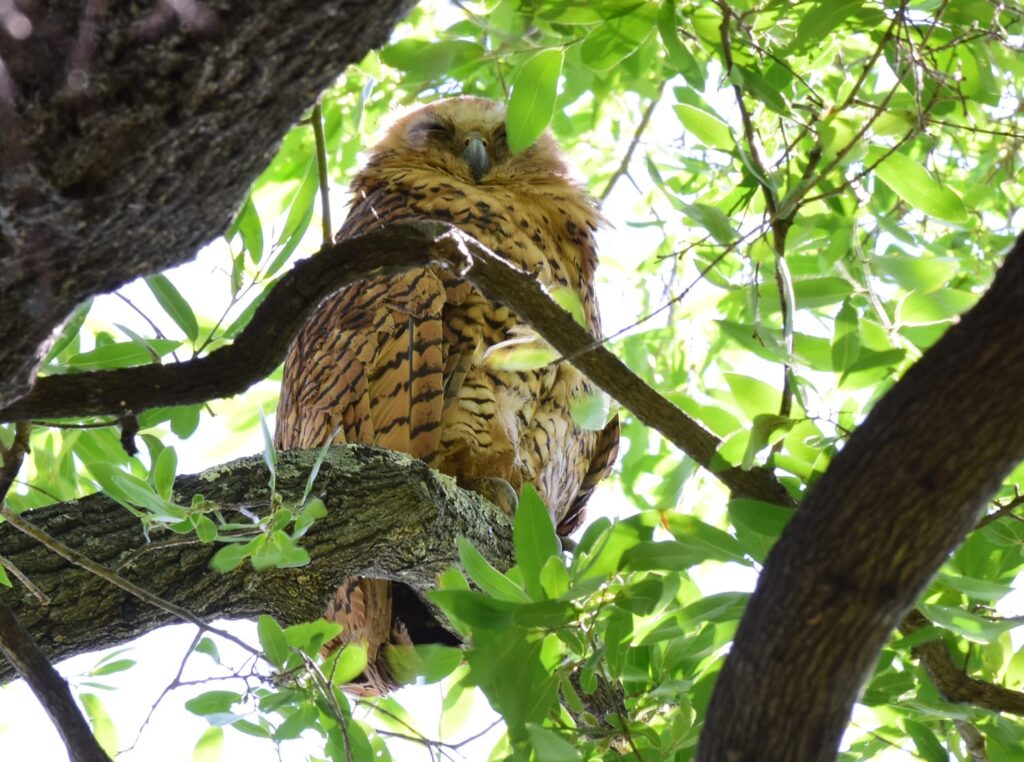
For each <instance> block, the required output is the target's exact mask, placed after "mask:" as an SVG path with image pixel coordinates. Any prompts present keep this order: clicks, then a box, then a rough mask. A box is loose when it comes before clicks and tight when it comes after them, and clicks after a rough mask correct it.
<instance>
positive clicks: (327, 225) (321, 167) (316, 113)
mask: <svg viewBox="0 0 1024 762" xmlns="http://www.w3.org/2000/svg"><path fill="white" fill-rule="evenodd" d="M311 121H312V123H313V137H314V139H315V142H316V168H317V173H318V174H319V176H320V221H321V224H322V226H323V241H324V246H330V244H331V241H332V240H334V228H333V227H332V226H331V200H330V187H329V180H330V175H329V174H328V172H327V141H326V140H325V139H324V112H323V109H322V108H321V107H320V104H319V103H317V104H316V105H315V106H314V107H313V118H312V120H311Z"/></svg>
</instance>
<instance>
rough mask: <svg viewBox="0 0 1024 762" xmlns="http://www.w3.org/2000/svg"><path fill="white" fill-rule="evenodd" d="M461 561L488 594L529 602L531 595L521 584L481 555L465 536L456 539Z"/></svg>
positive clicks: (511, 600) (499, 597)
mask: <svg viewBox="0 0 1024 762" xmlns="http://www.w3.org/2000/svg"><path fill="white" fill-rule="evenodd" d="M456 543H457V545H458V548H459V561H460V563H461V564H462V568H463V569H465V570H466V573H467V574H468V575H469V576H470V578H472V580H473V581H474V582H475V583H476V584H477V585H478V586H479V588H480V589H481V590H483V591H484V592H485V593H487V594H488V595H491V596H493V597H495V598H498V599H500V600H503V601H510V602H512V603H529V601H530V597H529V596H528V595H527V594H526V593H525V592H524V591H523V589H522V588H521V587H519V585H517V584H516V583H515V582H513V581H512V580H510V579H509V578H508V577H506V576H505V575H504V574H502V573H501V572H500V571H498V570H497V569H495V568H494V567H493V566H491V564H490V563H489V562H488V561H487V559H486V558H484V557H483V556H482V555H480V551H478V550H477V549H476V548H475V547H473V543H471V542H470V541H469V540H467V539H466V538H465V537H459V538H457V539H456Z"/></svg>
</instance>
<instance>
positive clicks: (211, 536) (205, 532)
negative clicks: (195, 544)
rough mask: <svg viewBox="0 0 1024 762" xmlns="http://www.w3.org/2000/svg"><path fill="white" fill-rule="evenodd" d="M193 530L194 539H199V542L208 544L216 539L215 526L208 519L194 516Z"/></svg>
mask: <svg viewBox="0 0 1024 762" xmlns="http://www.w3.org/2000/svg"><path fill="white" fill-rule="evenodd" d="M195 528H196V537H198V538H199V542H203V543H208V542H213V541H214V540H216V539H217V535H218V531H217V525H216V524H214V523H213V521H211V520H210V518H209V517H207V516H202V515H200V516H196V517H195Z"/></svg>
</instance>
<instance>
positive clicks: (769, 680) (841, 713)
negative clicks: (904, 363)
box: [697, 237, 1024, 762]
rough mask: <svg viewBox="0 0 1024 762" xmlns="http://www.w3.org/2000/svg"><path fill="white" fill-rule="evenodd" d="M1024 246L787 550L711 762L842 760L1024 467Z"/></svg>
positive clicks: (904, 389)
mask: <svg viewBox="0 0 1024 762" xmlns="http://www.w3.org/2000/svg"><path fill="white" fill-rule="evenodd" d="M1022 310H1024V237H1022V238H1021V239H1019V240H1018V241H1017V245H1016V247H1015V248H1014V250H1013V252H1011V253H1010V255H1009V256H1008V257H1007V259H1006V262H1005V263H1004V265H1003V267H1002V269H1001V270H1000V272H999V274H998V275H997V276H996V279H995V282H994V283H993V284H992V287H991V289H989V291H988V293H986V294H985V296H984V297H982V299H981V301H980V302H979V303H978V304H977V305H976V306H975V307H974V309H972V310H971V311H970V312H968V313H967V314H966V315H964V317H963V318H962V319H961V321H960V323H959V324H957V325H954V326H953V327H952V328H950V329H949V331H948V332H947V333H946V334H945V335H944V336H943V337H942V339H941V340H939V341H938V342H937V343H936V344H935V345H934V346H932V347H931V348H930V349H929V350H928V351H927V352H925V354H924V356H923V357H922V358H921V360H920V361H919V362H918V363H917V364H916V365H914V366H913V367H912V368H910V370H909V371H907V373H906V375H905V376H904V377H903V378H902V379H901V380H900V381H899V382H898V383H897V384H896V386H895V387H893V389H892V390H891V391H890V392H889V393H888V394H886V395H885V397H883V398H882V399H881V400H880V401H879V402H878V404H877V405H876V406H875V408H874V409H873V410H872V411H871V413H870V414H869V415H868V417H867V419H866V420H865V421H864V423H863V424H862V425H861V426H860V427H859V428H858V429H857V431H856V432H855V433H854V434H853V436H852V437H851V438H850V441H849V442H848V443H847V445H846V446H845V447H844V448H843V450H842V451H841V452H840V453H839V455H838V456H836V458H835V460H834V461H833V462H832V464H831V465H830V466H829V468H828V470H827V471H826V472H825V475H824V476H823V477H822V478H821V480H820V481H819V482H818V483H817V484H816V485H814V487H812V488H811V490H810V492H809V493H808V495H807V497H806V498H805V500H804V501H803V504H802V505H801V507H800V510H799V511H797V513H796V516H795V517H794V518H793V521H792V522H790V524H789V525H788V526H787V527H786V529H785V531H784V532H783V534H782V537H781V538H780V539H779V542H778V543H777V544H776V545H775V547H774V548H773V549H772V551H771V553H770V554H769V556H768V559H767V561H766V563H765V567H764V571H763V572H762V573H761V576H760V578H759V580H758V585H757V589H756V591H755V592H754V595H753V597H752V598H751V599H750V603H749V605H748V606H747V610H746V613H745V614H744V617H743V620H742V622H741V623H740V627H739V630H738V631H737V633H736V640H735V641H734V643H733V645H732V650H731V652H730V654H729V656H728V658H727V659H726V662H725V666H724V668H723V669H722V673H721V676H720V677H719V679H718V684H717V686H716V688H715V692H714V695H713V697H712V700H711V705H710V708H709V710H708V716H707V721H706V723H705V726H704V731H703V734H702V735H701V744H700V748H699V751H698V755H697V758H698V759H699V760H729V761H730V762H742V761H743V760H758V762H771V760H800V762H813V761H814V760H830V759H833V758H834V757H835V755H836V751H837V749H838V745H839V741H840V737H841V735H842V732H843V729H844V728H845V727H846V724H847V722H848V720H849V716H850V711H851V708H852V706H853V702H854V700H855V699H856V696H857V692H858V690H860V687H861V685H863V683H864V681H865V679H866V678H867V676H868V675H869V674H870V671H871V669H872V667H873V666H874V663H875V660H876V659H877V658H878V652H879V649H880V648H881V647H882V645H883V643H884V642H885V640H886V638H888V636H889V634H890V633H891V632H892V630H893V628H895V627H896V625H897V624H898V623H899V622H900V620H901V618H902V617H903V616H904V614H906V612H907V611H908V609H909V608H910V607H911V606H912V605H913V603H914V600H915V599H916V598H917V596H918V595H919V594H920V593H921V592H922V590H924V588H925V586H926V584H927V583H928V581H929V580H930V579H931V577H932V575H934V574H935V572H936V571H937V570H938V568H939V566H940V565H941V564H942V563H943V562H944V561H945V560H946V558H947V557H948V556H949V553H950V551H952V549H953V548H954V547H956V545H957V544H958V543H959V542H960V541H961V540H962V539H963V538H964V536H965V535H966V534H967V532H968V531H970V530H971V529H972V528H973V527H974V525H975V523H976V520H977V518H978V514H979V512H980V511H981V510H982V509H983V507H984V505H985V503H986V502H987V501H988V500H989V498H991V496H992V495H993V493H994V492H995V490H996V489H997V488H998V486H999V484H1000V482H1001V481H1002V479H1003V478H1004V477H1005V475H1006V474H1007V473H1009V471H1010V470H1011V469H1012V468H1013V467H1014V465H1015V464H1017V463H1018V462H1019V461H1020V460H1021V459H1022V458H1024V394H1022V392H1021V390H1022V389H1024V311H1022Z"/></svg>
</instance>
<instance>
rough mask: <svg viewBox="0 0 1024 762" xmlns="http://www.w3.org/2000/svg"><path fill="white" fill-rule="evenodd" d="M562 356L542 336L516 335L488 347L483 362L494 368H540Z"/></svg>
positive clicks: (514, 369) (512, 369)
mask: <svg viewBox="0 0 1024 762" xmlns="http://www.w3.org/2000/svg"><path fill="white" fill-rule="evenodd" d="M560 356H561V355H560V354H559V353H558V352H556V351H555V350H554V349H552V348H551V345H550V344H548V343H547V342H546V341H544V339H542V338H540V336H534V335H530V336H514V337H513V338H511V339H506V340H505V341H499V342H498V343H497V344H494V345H492V346H490V347H488V348H487V351H486V352H484V356H483V364H484V365H485V366H486V367H488V368H493V369H494V370H506V371H522V370H539V369H540V368H543V367H545V366H547V365H550V364H551V363H553V362H554V361H555V360H557V359H558V358H559V357H560Z"/></svg>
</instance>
